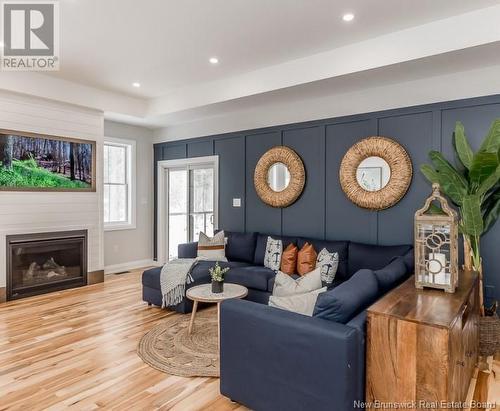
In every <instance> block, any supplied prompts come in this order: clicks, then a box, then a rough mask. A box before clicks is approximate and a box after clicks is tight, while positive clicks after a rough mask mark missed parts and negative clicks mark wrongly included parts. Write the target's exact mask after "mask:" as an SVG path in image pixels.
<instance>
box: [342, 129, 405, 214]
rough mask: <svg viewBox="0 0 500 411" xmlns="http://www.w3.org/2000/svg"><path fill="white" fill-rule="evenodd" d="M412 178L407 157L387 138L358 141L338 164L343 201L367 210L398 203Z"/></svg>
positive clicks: (401, 148)
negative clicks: (345, 200) (348, 201)
mask: <svg viewBox="0 0 500 411" xmlns="http://www.w3.org/2000/svg"><path fill="white" fill-rule="evenodd" d="M367 161H368V163H367ZM370 162H371V163H370ZM412 175H413V168H412V165H411V160H410V157H409V156H408V153H407V152H406V150H405V149H404V148H403V147H402V146H401V145H400V144H398V143H397V142H395V141H394V140H391V139H390V138H387V137H378V136H377V137H368V138H365V139H363V140H361V141H359V142H358V143H356V144H354V145H353V146H352V147H351V148H350V149H349V150H348V151H347V153H346V154H345V156H344V158H343V159H342V163H341V164H340V185H341V186H342V190H344V193H345V194H346V196H347V198H349V200H351V201H352V202H353V203H354V204H356V205H358V206H359V207H363V208H367V209H370V210H383V209H386V208H389V207H392V206H393V205H394V204H396V203H397V202H398V201H399V200H401V199H402V198H403V196H404V195H405V194H406V191H407V190H408V188H409V187H410V183H411V178H412Z"/></svg>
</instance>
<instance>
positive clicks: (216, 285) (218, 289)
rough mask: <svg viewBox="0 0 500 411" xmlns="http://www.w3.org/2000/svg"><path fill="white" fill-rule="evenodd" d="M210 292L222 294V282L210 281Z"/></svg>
mask: <svg viewBox="0 0 500 411" xmlns="http://www.w3.org/2000/svg"><path fill="white" fill-rule="evenodd" d="M212 292H213V293H214V294H220V293H222V292H224V281H212Z"/></svg>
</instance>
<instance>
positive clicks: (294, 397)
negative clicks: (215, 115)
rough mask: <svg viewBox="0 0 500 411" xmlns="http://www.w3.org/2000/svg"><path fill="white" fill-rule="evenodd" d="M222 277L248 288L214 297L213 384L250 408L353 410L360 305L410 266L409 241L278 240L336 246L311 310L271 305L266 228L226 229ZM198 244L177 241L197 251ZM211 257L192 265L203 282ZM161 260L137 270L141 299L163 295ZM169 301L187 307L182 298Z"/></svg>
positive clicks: (182, 253)
mask: <svg viewBox="0 0 500 411" xmlns="http://www.w3.org/2000/svg"><path fill="white" fill-rule="evenodd" d="M226 236H227V238H228V242H227V246H226V256H227V258H228V262H227V263H221V266H223V267H230V270H229V271H228V273H227V274H226V281H227V282H232V283H237V284H241V285H244V286H246V287H247V288H248V290H249V292H248V296H247V297H246V299H245V300H228V301H224V302H223V303H222V304H221V317H220V327H221V341H220V347H221V359H220V361H221V362H220V366H221V379H220V390H221V393H222V394H223V395H225V396H227V397H229V398H231V399H232V400H234V401H236V402H238V403H241V404H244V405H246V406H248V407H249V408H251V409H254V410H257V411H267V410H273V411H280V410H286V411H294V410H297V411H302V410H318V411H321V410H339V411H343V410H351V409H353V408H354V403H355V401H363V399H364V367H365V322H366V308H368V306H370V305H371V304H372V303H373V302H375V301H376V300H377V299H379V298H380V297H381V296H382V295H383V294H385V293H386V292H387V291H389V290H390V289H392V288H394V287H395V286H397V285H398V284H400V283H401V282H402V281H404V280H405V279H406V278H408V276H409V275H410V274H411V273H412V272H413V247H412V246H411V245H397V246H378V245H369V244H361V243H355V242H350V241H325V240H316V239H310V238H302V237H284V236H275V235H272V237H273V238H281V239H282V240H283V247H284V248H285V247H286V246H287V245H288V244H290V243H294V244H296V245H297V246H298V247H299V249H300V248H301V247H302V246H303V245H304V244H305V243H306V242H309V243H311V244H313V246H314V248H315V250H316V251H317V252H319V251H321V250H322V249H323V248H326V249H327V250H328V251H330V252H337V253H338V254H339V267H338V270H337V274H336V277H335V281H334V283H333V285H332V287H331V288H330V289H329V290H328V291H327V292H325V293H322V294H320V295H319V296H318V300H317V302H316V308H315V311H314V314H313V317H307V316H304V315H301V314H296V313H293V312H289V311H284V310H280V309H277V308H274V307H269V306H268V305H267V302H268V300H269V296H270V295H271V293H272V290H273V286H274V277H275V273H274V272H273V271H272V270H270V269H268V268H265V267H264V266H263V263H264V253H265V248H266V242H267V237H268V234H260V233H236V232H226ZM196 254H197V244H196V243H188V244H182V245H180V246H179V257H180V258H192V257H196ZM213 264H214V263H213V262H209V261H201V262H199V263H198V264H197V266H196V267H195V268H194V269H193V272H192V276H193V278H194V280H195V281H194V283H192V284H190V285H188V287H192V286H194V285H198V284H206V283H209V282H210V275H209V273H208V269H209V268H210V267H212V266H213ZM160 271H161V269H160V268H153V269H151V270H147V271H145V272H144V273H143V277H142V282H143V299H144V301H147V302H148V303H150V304H154V305H161V300H162V299H161V292H160ZM174 308H175V310H176V311H178V312H182V313H187V312H190V311H191V308H192V304H191V302H190V300H188V299H186V298H185V299H184V300H183V301H182V302H181V303H180V304H179V305H177V306H176V307H174Z"/></svg>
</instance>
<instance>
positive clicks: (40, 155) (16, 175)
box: [0, 130, 96, 191]
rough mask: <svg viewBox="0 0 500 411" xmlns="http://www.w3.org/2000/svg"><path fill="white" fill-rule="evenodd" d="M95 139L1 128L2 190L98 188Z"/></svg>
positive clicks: (0, 172)
mask: <svg viewBox="0 0 500 411" xmlns="http://www.w3.org/2000/svg"><path fill="white" fill-rule="evenodd" d="M95 155H96V145H95V142H94V141H88V140H79V139H72V138H65V137H55V136H48V135H43V134H40V135H37V134H32V133H25V132H17V131H6V130H0V190H4V191H18V190H23V191H95Z"/></svg>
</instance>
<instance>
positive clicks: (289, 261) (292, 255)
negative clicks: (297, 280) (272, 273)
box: [280, 243, 299, 275]
mask: <svg viewBox="0 0 500 411" xmlns="http://www.w3.org/2000/svg"><path fill="white" fill-rule="evenodd" d="M298 252H299V249H298V247H297V246H296V245H295V244H293V243H291V244H288V246H287V247H286V248H285V251H283V254H282V255H281V268H280V270H281V272H283V273H285V274H288V275H292V274H295V268H296V267H297V253H298Z"/></svg>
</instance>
